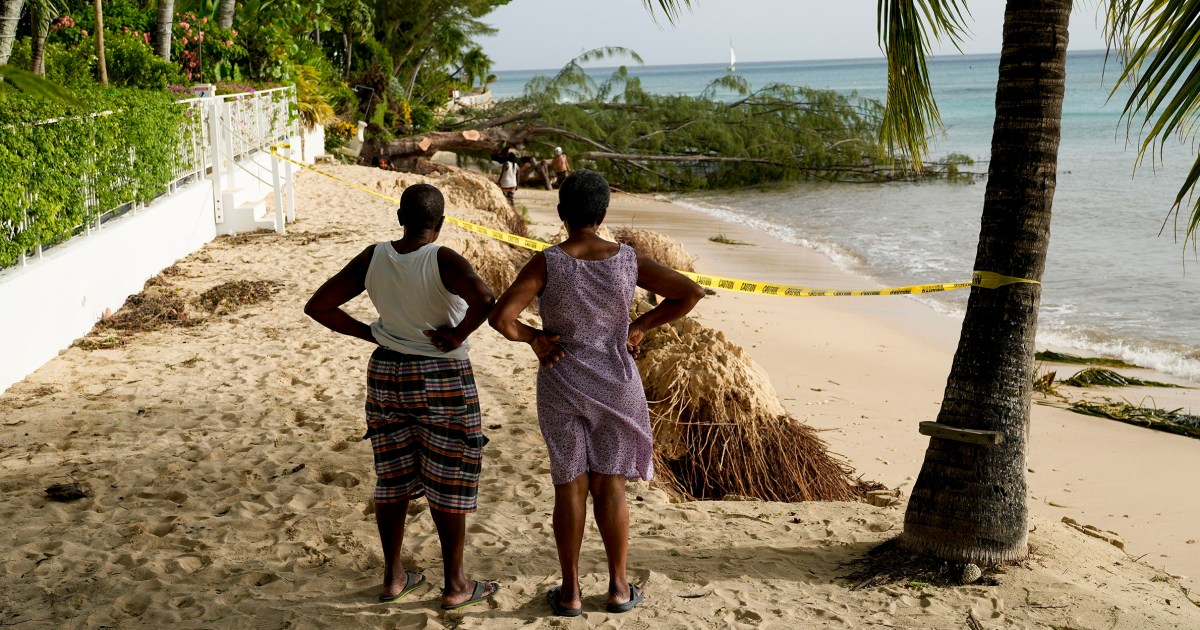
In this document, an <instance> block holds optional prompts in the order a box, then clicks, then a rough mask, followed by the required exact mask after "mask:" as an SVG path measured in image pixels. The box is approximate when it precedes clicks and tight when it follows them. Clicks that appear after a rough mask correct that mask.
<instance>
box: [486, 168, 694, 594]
mask: <svg viewBox="0 0 1200 630" xmlns="http://www.w3.org/2000/svg"><path fill="white" fill-rule="evenodd" d="M608 201H609V188H608V182H607V181H605V180H604V177H603V176H601V175H600V174H599V173H596V172H594V171H589V170H580V171H577V172H575V173H574V174H572V175H571V176H569V177H567V179H566V180H565V181H564V182H563V185H562V187H561V189H560V190H559V204H558V215H559V217H560V218H562V220H563V222H564V223H565V224H566V226H567V240H565V241H563V242H562V243H560V244H559V245H556V246H554V247H551V248H549V249H547V250H546V251H545V252H540V253H538V254H535V255H534V256H533V258H532V259H530V261H529V263H528V264H526V265H525V268H524V269H522V270H521V273H520V274H518V275H517V278H516V280H515V281H513V284H512V286H511V287H509V289H508V290H507V291H505V293H504V295H503V296H501V297H500V300H499V302H498V303H497V304H496V308H495V310H494V311H492V316H491V323H492V326H494V327H495V328H496V329H497V330H499V331H500V332H501V333H502V334H503V335H504V336H505V337H507V338H508V339H510V340H513V341H522V342H525V343H528V344H529V345H530V346H531V347H532V348H533V351H534V353H535V354H536V355H537V358H538V360H539V361H540V362H541V369H540V370H539V372H538V423H539V424H540V425H541V429H542V435H543V436H544V437H545V439H546V448H547V450H548V451H549V455H550V473H551V477H552V479H553V481H554V538H555V542H556V544H557V547H558V559H559V563H560V564H561V566H562V573H563V581H562V585H561V586H559V587H555V588H553V589H551V590H550V592H549V593H547V600H548V602H549V604H550V607H551V608H552V609H553V610H554V612H555V614H558V615H561V616H568V617H573V616H578V615H580V614H582V611H583V606H582V600H581V595H580V592H579V549H580V546H581V545H582V544H583V528H584V521H585V519H586V514H587V513H586V507H587V497H588V494H589V493H590V494H591V495H592V501H593V509H594V512H595V516H596V525H597V527H598V528H599V529H600V537H601V538H602V539H603V541H604V549H605V552H606V553H607V555H608V571H609V581H608V602H607V607H606V609H607V610H608V611H609V612H625V611H628V610H630V609H632V608H633V607H634V606H636V605H637V604H638V602H640V601H641V600H642V593H641V592H640V591H639V589H638V588H637V587H635V586H633V585H632V584H630V583H629V582H628V580H627V579H626V576H625V561H626V555H627V554H628V550H629V508H628V506H627V505H626V503H625V482H626V480H627V479H644V480H649V479H650V478H651V477H652V476H653V475H654V464H653V456H654V444H653V435H652V433H651V431H650V415H649V410H648V408H647V406H646V394H645V392H644V391H643V390H642V381H641V377H640V376H639V375H638V371H637V366H636V365H635V364H634V361H633V359H634V357H635V356H636V355H637V354H638V352H639V350H640V344H641V342H642V339H643V338H644V337H645V335H646V331H648V330H650V329H652V328H654V327H656V326H661V325H663V324H666V323H668V322H671V321H674V320H676V319H678V318H680V317H683V316H684V315H686V314H687V313H688V312H689V311H691V310H692V307H694V306H695V305H696V303H697V302H698V301H699V300H700V298H702V297H704V290H703V289H702V288H701V287H700V285H698V284H696V283H695V282H692V281H691V280H689V279H688V278H687V277H686V276H684V275H683V274H680V273H678V272H676V271H672V270H671V269H668V268H666V267H664V266H662V265H660V264H658V263H656V262H654V261H653V260H651V259H650V258H647V257H646V256H643V255H641V254H638V253H637V252H635V251H634V250H633V249H632V248H630V247H628V246H626V245H619V244H617V243H613V242H611V241H606V240H604V239H602V238H600V237H599V236H597V234H596V231H597V230H598V229H599V227H600V224H601V222H603V221H604V216H605V213H606V211H607V210H608ZM635 287H642V288H644V289H648V290H650V291H652V292H654V293H656V294H658V295H660V296H662V297H664V298H665V299H664V300H663V301H662V302H661V303H660V304H659V305H658V306H657V307H655V308H654V309H653V310H651V311H649V312H647V313H645V314H644V315H642V316H640V317H638V318H637V319H636V320H634V321H633V322H632V323H630V321H629V307H630V303H631V302H632V300H633V293H634V288H635ZM535 297H537V298H539V307H540V310H541V314H542V323H543V327H544V329H543V330H538V329H536V328H532V327H530V326H527V325H525V324H524V323H521V322H520V321H518V320H517V316H518V315H520V313H521V311H523V310H524V309H525V307H527V306H528V305H529V304H530V303H531V302H532V301H533V299H534V298H535Z"/></svg>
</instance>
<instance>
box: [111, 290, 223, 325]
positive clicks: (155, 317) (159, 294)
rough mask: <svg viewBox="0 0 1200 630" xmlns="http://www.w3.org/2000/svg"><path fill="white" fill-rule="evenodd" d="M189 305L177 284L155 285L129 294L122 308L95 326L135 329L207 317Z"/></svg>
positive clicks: (196, 322) (200, 320)
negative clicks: (171, 285) (194, 310)
mask: <svg viewBox="0 0 1200 630" xmlns="http://www.w3.org/2000/svg"><path fill="white" fill-rule="evenodd" d="M190 306H191V303H190V301H189V300H188V299H187V298H186V297H185V296H184V295H183V292H182V291H181V290H179V289H178V288H174V287H169V286H161V285H157V286H155V285H152V286H149V287H147V288H146V289H145V290H143V291H142V292H141V293H136V294H134V295H131V296H129V297H128V298H126V300H125V304H124V305H122V306H121V308H120V310H118V311H117V312H116V313H114V314H113V315H112V316H110V317H106V318H104V319H102V320H100V321H99V322H98V323H97V324H96V328H98V329H102V330H115V331H120V332H125V333H136V332H147V331H151V330H158V329H160V328H165V327H167V326H195V325H197V324H200V323H201V322H203V321H204V318H203V316H199V315H197V314H196V313H194V312H192V309H191V308H190Z"/></svg>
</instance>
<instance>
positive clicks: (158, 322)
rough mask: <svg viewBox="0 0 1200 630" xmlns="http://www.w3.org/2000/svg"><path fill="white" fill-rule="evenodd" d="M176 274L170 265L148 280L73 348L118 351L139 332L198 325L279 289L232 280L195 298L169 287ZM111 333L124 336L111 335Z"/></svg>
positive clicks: (269, 283)
mask: <svg viewBox="0 0 1200 630" xmlns="http://www.w3.org/2000/svg"><path fill="white" fill-rule="evenodd" d="M177 275H181V271H180V270H179V268H178V267H175V266H172V267H168V268H167V269H164V270H163V272H162V273H161V274H159V275H157V276H155V277H154V278H151V279H150V280H147V281H146V287H145V288H144V289H143V290H142V292H141V293H136V294H134V295H131V296H129V297H128V298H126V300H125V304H123V305H122V306H121V308H120V309H119V310H117V312H116V313H113V314H112V315H108V316H106V317H104V319H101V320H100V321H99V322H97V323H96V325H95V327H93V328H92V330H91V331H89V332H88V334H87V336H85V337H83V338H82V339H79V340H78V341H76V342H75V344H74V345H76V346H78V347H80V348H83V349H84V350H101V349H108V348H118V347H120V346H123V345H125V343H126V339H127V338H129V337H131V336H133V335H136V334H138V333H144V332H149V331H153V330H159V329H161V328H166V327H172V326H178V327H191V326H198V325H200V324H202V323H204V322H205V321H206V320H207V319H208V318H209V317H210V316H220V315H223V314H227V313H231V312H233V311H235V310H237V309H238V308H240V307H242V306H246V305H249V304H257V303H259V302H263V301H266V300H269V299H270V298H271V296H272V295H274V294H275V293H276V292H277V291H278V290H279V288H280V286H282V285H281V283H279V282H275V281H273V280H234V281H232V282H226V283H224V284H220V285H217V286H215V287H213V288H211V289H209V290H207V291H205V292H204V293H202V294H200V295H196V294H195V293H193V292H191V291H187V290H186V289H182V288H180V287H176V286H172V285H171V283H170V280H169V279H168V278H169V277H170V276H177ZM114 332H115V333H123V335H120V336H114V335H113V334H112V333H114Z"/></svg>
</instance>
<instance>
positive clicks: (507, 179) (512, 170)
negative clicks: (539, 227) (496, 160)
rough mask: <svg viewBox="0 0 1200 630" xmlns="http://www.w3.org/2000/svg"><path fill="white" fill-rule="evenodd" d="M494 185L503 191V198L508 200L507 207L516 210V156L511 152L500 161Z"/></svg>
mask: <svg viewBox="0 0 1200 630" xmlns="http://www.w3.org/2000/svg"><path fill="white" fill-rule="evenodd" d="M496 184H497V185H498V186H500V190H502V191H504V198H505V199H507V200H508V205H509V206H510V207H512V208H516V207H517V204H516V199H515V197H516V193H517V156H516V155H515V154H514V153H513V152H512V151H509V152H508V153H505V154H504V157H503V158H501V160H500V176H499V177H497V178H496Z"/></svg>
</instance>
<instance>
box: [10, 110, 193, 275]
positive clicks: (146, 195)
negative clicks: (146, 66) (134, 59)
mask: <svg viewBox="0 0 1200 630" xmlns="http://www.w3.org/2000/svg"><path fill="white" fill-rule="evenodd" d="M76 97H77V98H78V99H79V100H80V101H81V102H83V103H84V104H85V107H84V108H78V107H71V106H69V105H66V104H64V103H61V102H58V101H53V100H48V99H44V98H39V97H31V96H28V95H25V94H19V93H11V92H6V93H0V121H2V122H0V268H3V267H9V266H12V265H14V264H16V263H17V262H18V261H19V260H20V254H21V252H29V251H31V250H32V249H33V248H34V247H36V246H37V245H39V244H40V245H43V246H45V245H53V244H55V243H60V242H62V241H64V240H66V239H68V238H70V237H71V236H72V235H73V234H75V233H76V232H78V231H80V230H81V229H82V228H83V226H84V225H86V223H87V222H88V221H92V220H95V218H96V217H97V216H98V215H101V214H103V213H105V212H107V211H109V210H112V209H114V208H118V207H120V206H122V205H124V204H126V203H129V202H131V201H138V202H146V201H149V200H151V199H153V198H154V197H156V196H158V195H160V194H162V193H163V192H165V191H166V189H167V186H168V184H169V183H170V182H171V180H172V179H173V177H174V173H175V169H176V167H177V165H178V164H179V154H178V149H179V137H180V131H181V126H182V125H183V122H184V112H183V109H182V108H181V107H180V106H179V105H176V104H175V103H174V102H173V101H172V100H171V97H170V95H168V94H165V93H160V92H144V91H140V90H133V89H109V90H105V91H103V92H78V93H76ZM102 112H112V113H102ZM54 119H56V120H55V122H46V121H50V120H54Z"/></svg>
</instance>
